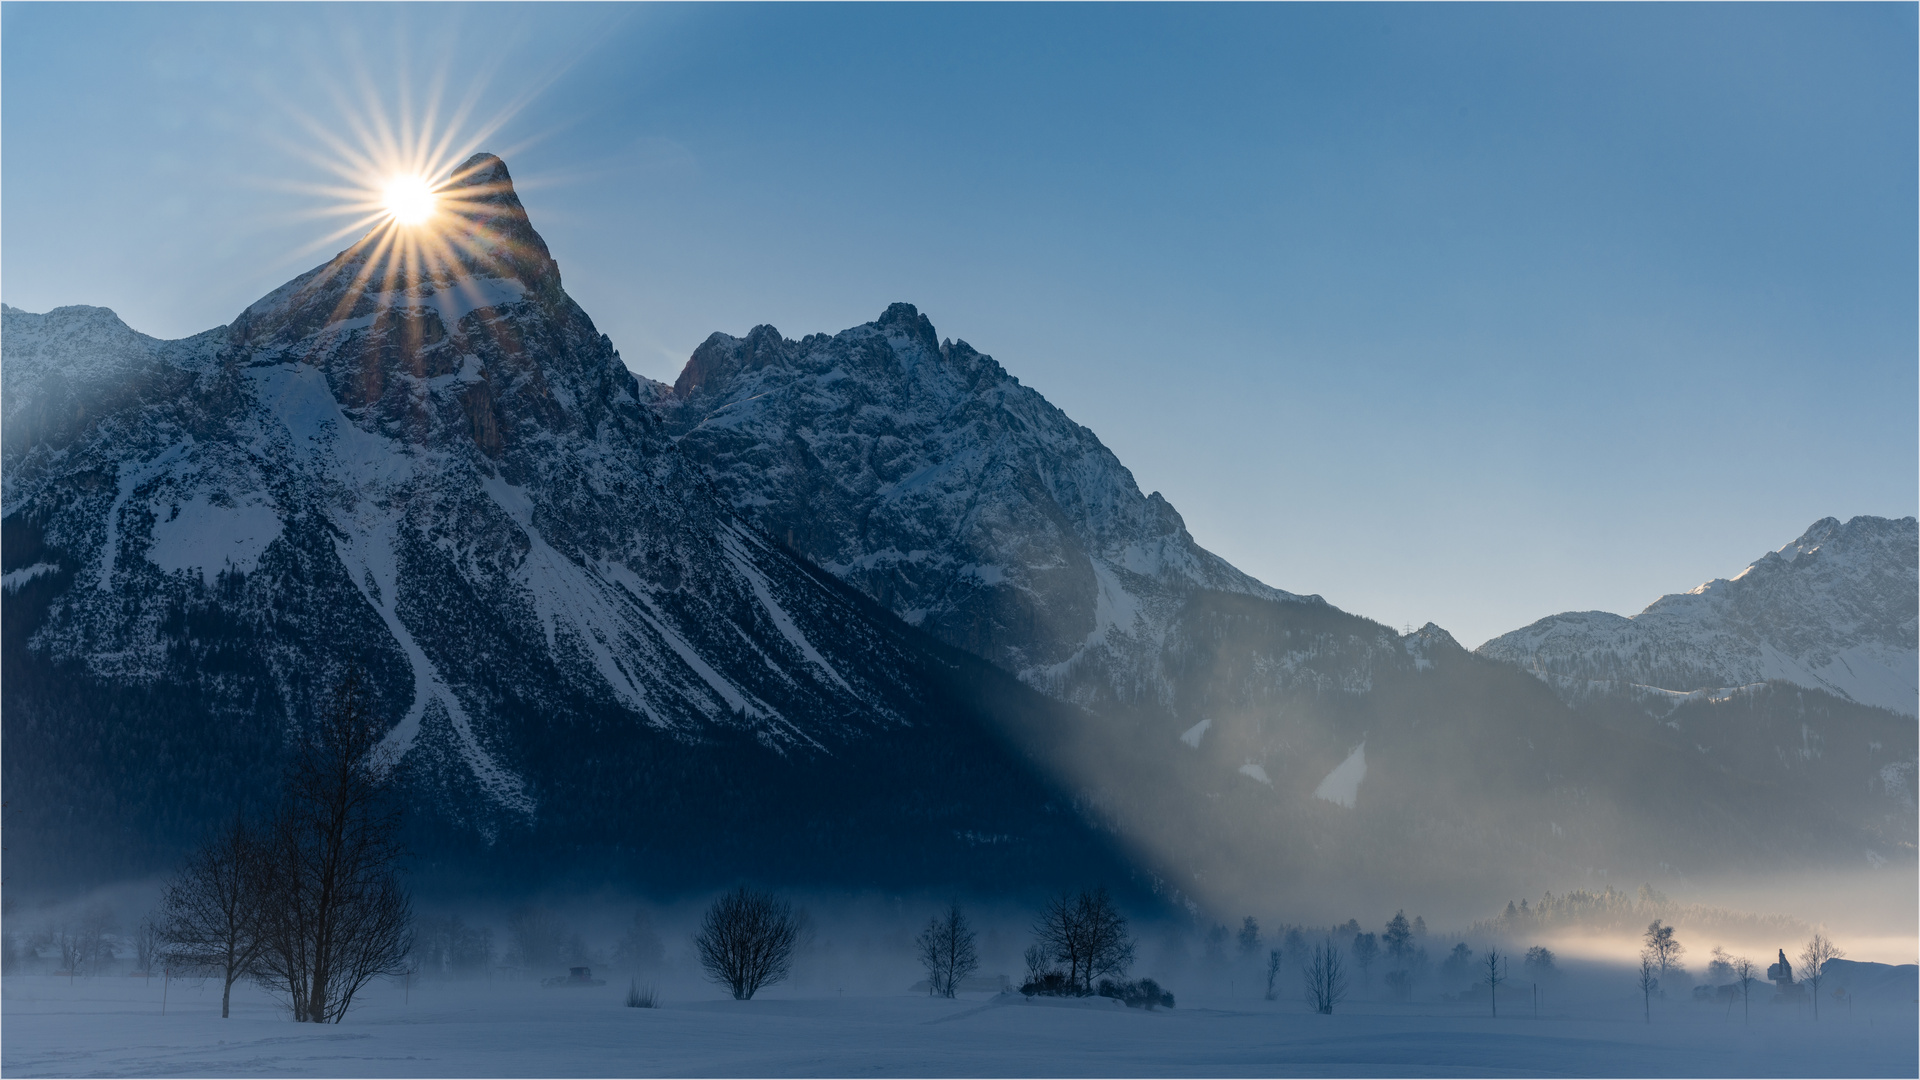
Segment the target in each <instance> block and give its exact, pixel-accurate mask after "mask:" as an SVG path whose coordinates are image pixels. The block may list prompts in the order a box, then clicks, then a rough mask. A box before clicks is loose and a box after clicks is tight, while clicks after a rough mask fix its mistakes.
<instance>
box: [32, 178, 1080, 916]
mask: <svg viewBox="0 0 1920 1080" xmlns="http://www.w3.org/2000/svg"><path fill="white" fill-rule="evenodd" d="M445 198H446V199H447V200H448V203H449V205H457V206H458V207H459V210H458V212H457V213H456V212H449V213H447V214H443V215H442V219H441V222H440V228H439V229H438V230H437V231H436V232H434V233H433V235H432V236H431V238H430V239H429V240H427V241H425V242H422V243H421V244H420V245H419V247H418V248H417V249H416V252H415V257H413V258H408V257H405V256H406V253H405V251H404V250H403V245H402V244H400V243H399V242H398V241H397V240H396V239H395V237H396V234H392V233H388V234H378V233H377V234H375V235H373V236H370V237H369V238H367V239H366V240H364V241H362V242H361V243H359V244H356V245H355V246H354V247H352V248H350V249H348V250H347V251H345V252H343V253H341V254H340V255H339V256H337V257H336V258H334V259H332V260H330V261H329V262H328V263H327V264H326V265H324V266H321V267H319V268H317V269H315V270H313V271H312V272H310V273H307V274H304V275H302V276H300V277H299V278H296V279H295V280H293V281H291V282H288V283H287V284H286V285H284V286H282V287H281V288H279V289H277V290H275V291H274V292H273V293H272V294H270V295H268V296H267V297H265V298H263V299H262V300H260V301H259V302H258V303H256V304H254V305H253V306H251V307H249V308H248V309H247V310H246V311H245V312H243V313H242V314H241V315H240V317H239V318H238V319H236V320H235V321H234V323H233V324H232V325H231V326H229V327H226V328H224V329H222V330H215V331H209V332H208V333H206V334H202V335H199V336H197V337H194V338H190V339H187V340H186V341H181V342H159V341H154V340H153V339H150V338H146V337H144V336H142V335H139V334H136V333H134V332H133V331H131V330H129V329H128V328H127V327H126V326H124V325H123V324H122V323H121V322H120V321H119V320H118V319H117V318H116V317H114V315H113V314H112V313H111V312H109V311H106V310H105V309H100V308H64V309H61V310H59V311H55V312H52V313H49V314H46V315H30V314H27V313H24V312H19V311H16V310H13V309H8V310H7V311H6V313H5V320H6V322H5V349H6V352H5V363H4V373H5V387H4V391H5V398H6V410H7V411H6V417H5V420H6V442H5V500H4V501H5V509H4V515H5V516H4V523H5V529H6V532H5V539H4V558H5V572H6V577H5V586H6V590H7V596H6V600H7V604H6V655H5V660H6V665H7V667H6V679H5V733H6V749H7V754H6V763H5V769H6V783H7V786H8V791H9V800H10V802H11V803H12V809H11V810H10V819H9V829H8V831H9V849H8V854H7V856H6V858H7V861H8V867H9V871H10V872H13V871H16V870H28V871H31V872H41V871H45V872H48V873H52V872H55V871H53V870H51V869H50V866H56V865H58V864H59V863H60V852H61V851H62V850H63V849H71V847H72V846H74V845H77V844H83V843H87V842H89V841H98V842H99V843H98V849H99V850H101V851H104V852H108V853H109V854H106V855H102V856H101V858H102V859H106V860H108V865H107V866H106V867H105V868H104V869H106V870H115V871H117V870H125V869H136V868H138V867H134V866H131V865H121V864H119V863H114V862H112V860H113V859H122V860H125V861H128V862H129V863H137V862H138V860H139V859H140V858H141V855H140V854H139V853H140V852H142V851H150V852H153V853H154V854H152V855H149V856H147V857H148V858H149V861H152V860H154V859H158V860H160V861H164V860H165V859H166V858H168V857H170V854H169V853H170V852H171V851H172V850H177V847H178V845H179V844H180V843H182V842H185V841H186V840H189V839H191V838H192V834H193V833H194V832H195V831H196V830H197V829H199V828H201V827H203V826H204V825H205V824H206V823H207V822H208V820H210V819H217V818H218V817H219V816H221V815H222V814H225V813H230V812H231V808H232V807H233V806H234V805H236V804H239V803H244V802H245V801H247V800H249V799H254V798H257V797H259V796H260V794H261V792H262V791H263V790H264V788H265V786H266V785H267V784H269V783H270V781H271V779H272V772H273V770H272V768H271V762H272V760H273V755H274V754H275V753H276V752H277V747H278V745H279V740H280V737H281V735H282V734H283V733H284V731H285V730H286V728H287V725H291V724H298V723H302V722H304V720H305V719H306V718H307V717H309V716H310V715H311V714H312V711H313V710H314V709H315V708H318V707H321V703H322V702H323V701H324V700H325V698H326V696H327V694H328V693H329V692H330V688H331V687H333V686H334V685H336V684H337V683H338V682H339V681H340V679H341V678H342V676H343V673H346V672H349V671H359V672H362V673H364V675H365V678H364V680H363V684H364V685H365V686H366V687H367V691H368V693H369V695H370V696H371V698H372V699H373V702H374V704H375V707H376V708H378V709H381V710H383V711H384V712H385V713H386V714H387V715H389V716H390V717H391V719H392V723H393V727H392V732H391V735H390V736H389V738H390V740H391V741H392V742H393V743H394V744H395V745H396V746H397V747H398V748H399V749H401V750H402V751H404V753H405V761H406V762H407V763H408V767H409V769H410V770H411V773H412V790H413V791H414V793H415V795H416V797H417V799H418V802H419V804H420V806H421V807H422V808H423V810H424V813H423V815H421V817H422V820H428V819H430V820H431V821H432V822H436V823H437V825H435V826H434V827H436V828H438V829H440V830H441V831H440V833H438V834H436V836H437V837H438V839H434V840H432V841H431V842H430V843H428V844H427V845H426V846H428V847H432V848H434V849H435V850H452V849H455V848H459V847H460V845H461V844H463V843H467V844H468V846H469V847H472V846H473V845H474V844H478V845H479V847H478V848H475V849H474V850H476V851H479V852H481V854H482V855H484V853H485V851H486V850H487V845H488V844H494V845H504V846H506V847H513V846H515V845H518V847H519V848H520V849H522V850H524V851H526V852H532V853H541V852H547V853H551V852H555V851H561V850H564V851H571V852H574V853H575V856H576V858H575V861H576V863H577V862H580V861H582V860H580V859H579V858H578V857H577V856H578V853H579V852H580V851H583V850H601V851H607V852H612V853H614V854H612V855H610V856H608V859H609V864H610V865H614V866H618V867H626V868H627V869H628V870H633V868H634V867H637V866H641V865H644V866H646V867H647V873H648V874H650V876H651V880H653V881H655V882H656V883H658V882H663V881H672V880H675V879H676V878H679V879H689V880H690V879H697V878H700V877H701V876H702V875H705V876H710V877H717V878H718V879H720V880H725V879H726V878H727V877H729V876H730V875H732V874H734V873H738V872H740V871H741V867H740V866H737V865H731V864H730V863H729V859H735V861H737V857H741V856H744V854H745V853H746V852H747V851H748V850H749V849H751V850H752V851H757V852H762V853H763V854H764V855H765V857H766V858H768V859H771V860H773V861H774V863H775V864H781V863H784V864H785V865H786V867H787V868H788V871H790V872H791V874H793V875H796V876H801V877H804V876H806V875H807V874H809V873H814V874H822V875H826V876H835V875H836V874H839V875H840V876H849V875H850V876H851V877H853V878H855V879H858V878H861V877H862V876H866V877H870V878H878V879H885V878H887V877H888V876H889V875H896V871H899V873H900V874H904V876H906V877H907V878H912V877H913V876H914V875H915V874H916V873H919V872H920V871H921V870H924V869H925V867H924V866H923V867H920V868H919V869H907V870H902V869H901V868H900V866H899V860H900V859H903V858H905V859H908V860H923V861H924V862H926V863H928V864H933V863H937V862H938V860H940V859H942V858H946V857H949V856H951V857H953V858H957V859H959V860H960V862H961V863H966V862H967V861H969V859H974V856H972V855H969V854H968V852H969V851H972V850H974V849H979V850H981V851H986V850H987V849H984V848H980V845H979V843H978V842H977V838H979V837H990V838H998V840H997V841H996V843H997V844H998V847H996V848H994V849H993V850H992V852H989V854H987V855H982V856H980V858H979V859H974V861H977V862H980V863H981V866H982V867H985V866H987V865H988V864H996V865H1002V866H1003V868H1004V866H1006V865H1011V864H1012V863H1019V862H1021V861H1023V860H1025V861H1027V862H1033V863H1039V864H1044V863H1047V862H1050V861H1054V860H1062V861H1064V863H1076V862H1077V863H1081V864H1085V863H1087V861H1088V860H1093V862H1095V863H1098V862H1099V860H1100V859H1102V858H1105V856H1104V855H1102V854H1101V852H1102V850H1103V848H1102V843H1103V842H1102V841H1100V840H1099V838H1097V837H1094V836H1092V835H1091V834H1088V833H1086V832H1085V831H1084V829H1083V828H1082V826H1080V825H1079V824H1078V820H1077V819H1075V818H1073V817H1072V815H1070V814H1062V813H1059V812H1058V811H1057V810H1050V809H1048V808H1049V807H1057V806H1059V805H1064V804H1060V803H1057V802H1056V801H1055V800H1054V795H1053V794H1052V791H1053V789H1052V788H1050V787H1049V786H1048V785H1047V783H1046V782H1045V781H1044V780H1043V779H1041V778H1039V777H1038V776H1037V775H1036V774H1035V773H1034V772H1033V770H1032V769H1031V768H1030V767H1029V765H1028V764H1027V763H1026V761H1025V759H1024V758H1022V757H1021V756H1020V755H1019V754H1018V753H1016V752H1014V751H1012V750H1010V749H1009V748H1008V747H1007V745H1005V742H1004V739H1003V738H1002V736H1001V733H1000V731H999V729H998V728H996V727H995V724H996V723H999V722H1000V721H999V720H996V719H995V717H1005V718H1007V719H1008V720H1011V718H1013V717H1015V716H1018V715H1020V714H1022V713H1023V711H1024V712H1025V713H1026V714H1028V715H1027V722H1032V723H1038V724H1039V725H1041V726H1042V727H1044V725H1045V723H1046V719H1045V717H1044V716H1043V715H1040V714H1044V713H1046V711H1047V710H1048V709H1050V708H1052V706H1050V705H1049V704H1048V703H1046V702H1044V701H1042V700H1039V699H1037V698H1034V697H1033V696H1032V695H1028V698H1027V699H1022V698H1020V697H1019V695H1018V694H1015V695H1014V697H1013V699H1012V701H1011V704H1009V703H1008V702H1005V701H1001V702H999V703H998V705H997V707H996V709H995V710H994V714H993V715H992V716H990V715H988V714H987V711H986V710H985V709H984V708H983V707H982V706H981V705H980V704H979V701H980V700H981V695H982V694H989V693H1001V691H995V690H993V689H992V685H993V677H992V673H991V671H990V670H989V669H986V668H985V665H981V664H977V663H976V664H972V665H971V666H969V662H968V661H967V659H966V658H964V657H959V656H953V655H946V654H942V653H940V652H939V651H938V650H937V649H933V648H931V647H930V644H929V643H926V642H924V640H922V639H920V638H919V636H918V635H914V634H912V633H911V632H910V631H906V630H905V629H904V628H902V627H900V626H898V624H897V623H894V622H893V621H892V620H891V619H888V618H887V617H886V616H884V615H882V614H881V613H879V612H877V611H875V610H873V609H872V608H871V607H870V605H868V604H867V603H866V602H865V601H864V600H862V599H861V598H859V597H858V596H857V595H855V594H852V593H850V592H848V591H847V590H846V589H844V588H843V587H841V586H840V585H839V584H838V583H837V582H835V581H833V580H832V579H831V578H826V577H823V576H822V575H820V574H819V573H818V571H817V570H815V569H814V568H812V567H810V566H808V565H807V564H805V563H804V562H802V561H801V560H798V559H796V558H795V557H794V556H793V555H792V554H791V553H790V552H788V551H787V550H786V549H784V548H783V547H781V546H780V545H778V544H775V543H773V542H771V541H770V540H769V539H768V538H767V537H766V536H765V535H763V534H762V533H761V532H760V531H759V530H757V529H756V528H754V527H753V526H752V525H750V524H748V523H745V522H743V521H741V520H740V519H739V518H738V517H737V516H736V515H735V514H734V513H733V512H732V510H731V509H730V508H729V507H728V506H727V505H726V504H725V503H724V502H722V501H721V500H720V499H718V498H716V497H715V496H714V494H713V491H712V489H711V487H710V486H709V484H708V481H707V480H706V478H705V476H704V474H703V472H702V470H701V469H700V468H699V467H698V466H697V465H695V464H693V463H692V462H690V461H689V460H688V459H687V457H686V456H685V455H684V454H682V453H681V452H679V451H678V450H677V449H676V448H675V447H674V445H673V443H672V441H671V439H670V438H669V437H668V435H667V433H666V431H665V430H664V429H663V427H662V425H661V422H660V420H659V419H658V418H657V417H656V415H655V413H654V411H653V410H652V409H651V408H650V407H648V406H646V405H645V404H643V403H642V401H641V400H640V398H641V390H640V386H639V384H638V383H637V382H636V381H635V379H634V378H633V376H632V375H630V374H629V373H628V372H627V370H626V368H625V367H624V365H623V364H622V363H621V362H620V359H619V357H618V356H617V355H616V354H615V352H614V350H613V347H612V345H611V344H610V343H609V342H608V340H607V339H606V338H605V337H604V336H603V335H601V334H599V333H598V332H597V331H596V330H595V329H594V327H593V324H592V322H591V320H589V319H588V318H587V316H586V314H585V313H584V312H582V311H581V310H580V308H579V307H578V306H577V305H575V304H574V302H573V301H572V300H571V299H570V298H569V297H568V296H567V294H566V292H565V291H564V289H563V288H562V286H561V280H560V273H559V269H558V267H557V266H556V264H555V263H554V261H553V259H552V258H551V256H550V255H549V253H548V251H547V248H546V245H545V243H544V242H543V241H542V240H541V239H540V237H539V236H538V235H537V234H536V233H535V232H534V230H533V229H532V227H531V225H530V224H529V223H528V221H527V217H526V214H525V212H524V210H523V209H522V207H521V205H520V202H519V200H518V199H517V197H516V196H515V195H514V192H513V189H512V184H511V181H510V179H509V177H508V174H507V171H506V168H505V166H504V165H503V164H502V163H501V162H500V161H499V160H498V159H495V158H492V157H489V156H486V155H480V156H477V157H475V158H474V159H472V160H471V161H469V162H468V163H467V164H466V165H464V166H463V167H462V169H461V170H460V172H459V173H458V174H457V179H456V181H455V182H454V183H453V185H452V187H451V188H450V189H449V190H448V191H447V192H446V195H445ZM398 235H400V236H401V237H402V238H403V237H404V234H398ZM976 668H977V669H979V670H978V671H976V670H974V669H976ZM962 672H965V673H966V674H965V675H964V676H963V675H962V674H961V673H962ZM876 758H877V759H878V760H885V761H890V762H894V765H893V768H892V769H891V771H889V772H887V773H886V774H885V775H883V776H880V777H878V778H876V779H868V780H864V781H863V780H861V779H857V778H859V777H863V776H865V775H867V774H869V773H871V772H872V771H873V764H874V760H875V759H876ZM909 776H911V777H912V778H911V779H909V778H908V777H909ZM823 786H824V788H825V789H826V791H825V792H824V793H823V791H822V790H821V789H822V787H823ZM842 787H846V788H847V790H845V791H842V790H837V789H839V788H842ZM782 805H787V807H788V808H787V809H786V810H785V811H784V812H782V810H781V809H779V808H780V807H781V806H782ZM735 827H739V828H740V831H741V832H743V833H744V832H746V831H747V830H748V829H751V830H752V836H751V837H746V836H736V837H733V838H732V839H730V841H729V843H728V844H725V845H722V844H716V843H715V840H716V837H717V836H720V835H726V834H727V830H728V829H729V828H735ZM422 828H426V826H425V825H423V826H422ZM63 830H64V832H63ZM76 830H77V831H78V833H79V834H81V835H79V836H77V837H76V836H74V835H71V834H72V833H74V832H75V831H76ZM88 830H92V832H91V833H89V832H88ZM887 834H895V835H894V841H895V842H894V843H892V844H891V845H889V844H888V842H886V841H884V840H882V839H880V837H884V836H885V835H887ZM968 837H973V838H975V839H972V840H970V839H968ZM468 841H471V842H472V843H468ZM448 845H451V847H449V846H448ZM583 845H584V847H583ZM742 845H744V847H743V846H742ZM115 852H117V853H118V854H112V853H115ZM1009 852H1017V853H1018V854H1015V855H1011V856H1009V855H1008V854H1007V853H1009ZM476 857H479V856H476ZM888 859H891V860H894V862H893V863H890V864H888V865H887V866H885V867H882V866H881V865H880V862H879V861H880V860H888ZM1009 859H1011V862H1009ZM981 860H984V861H981ZM996 860H997V861H998V862H997V863H996ZM1103 865H1106V864H1103ZM836 866H837V867H839V869H838V870H837V871H836V870H834V869H832V868H833V867H836ZM602 872H604V873H606V874H608V875H609V876H613V877H618V876H620V875H621V873H624V872H626V871H624V870H620V869H605V870H604V871H602ZM633 872H634V873H638V872H639V871H638V870H633ZM943 873H944V871H943ZM896 876H897V875H896ZM12 880H16V881H17V880H20V879H19V877H18V876H17V875H16V877H14V878H13V879H12Z"/></svg>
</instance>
